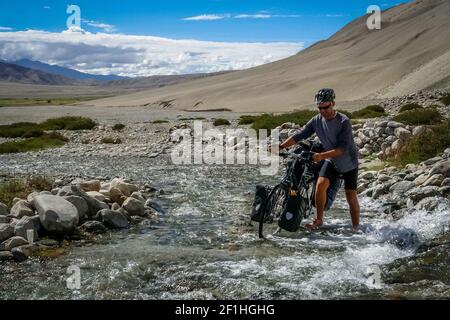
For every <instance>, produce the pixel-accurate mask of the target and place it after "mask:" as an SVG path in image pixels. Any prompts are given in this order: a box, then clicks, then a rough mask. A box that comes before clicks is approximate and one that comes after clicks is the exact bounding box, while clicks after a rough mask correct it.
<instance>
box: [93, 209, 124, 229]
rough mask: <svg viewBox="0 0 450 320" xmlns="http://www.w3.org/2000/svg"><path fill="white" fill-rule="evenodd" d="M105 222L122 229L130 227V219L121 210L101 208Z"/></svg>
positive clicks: (101, 214) (109, 225) (107, 224)
mask: <svg viewBox="0 0 450 320" xmlns="http://www.w3.org/2000/svg"><path fill="white" fill-rule="evenodd" d="M99 214H100V216H101V219H102V221H103V223H104V224H105V225H106V226H108V227H110V228H114V229H122V228H127V227H128V219H127V217H126V216H125V215H123V214H122V213H121V212H119V211H113V210H109V209H105V210H101V211H100V212H99Z"/></svg>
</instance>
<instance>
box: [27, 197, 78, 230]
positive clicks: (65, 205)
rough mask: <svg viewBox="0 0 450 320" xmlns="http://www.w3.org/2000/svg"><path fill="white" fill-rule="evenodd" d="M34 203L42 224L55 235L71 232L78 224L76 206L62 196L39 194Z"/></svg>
mask: <svg viewBox="0 0 450 320" xmlns="http://www.w3.org/2000/svg"><path fill="white" fill-rule="evenodd" d="M34 205H35V207H36V210H37V212H38V213H39V218H40V221H41V224H42V226H43V227H44V229H45V230H47V231H49V232H50V233H54V234H57V235H64V234H71V233H72V232H73V230H74V229H75V227H76V226H77V225H78V221H79V215H78V210H77V208H76V207H75V206H74V205H73V204H71V203H70V202H69V201H67V200H65V199H64V198H61V197H58V196H53V195H39V196H37V197H36V198H35V199H34Z"/></svg>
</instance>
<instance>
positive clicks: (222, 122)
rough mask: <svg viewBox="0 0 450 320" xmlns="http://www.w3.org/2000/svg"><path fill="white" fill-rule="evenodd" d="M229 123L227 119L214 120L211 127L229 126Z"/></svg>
mask: <svg viewBox="0 0 450 320" xmlns="http://www.w3.org/2000/svg"><path fill="white" fill-rule="evenodd" d="M230 124H231V123H230V121H228V120H227V119H220V118H219V119H216V120H214V123H213V125H214V126H216V127H217V126H229V125H230Z"/></svg>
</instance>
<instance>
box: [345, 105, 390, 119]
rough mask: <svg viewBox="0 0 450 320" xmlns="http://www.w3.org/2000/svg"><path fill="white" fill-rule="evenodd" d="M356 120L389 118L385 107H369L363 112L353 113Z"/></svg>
mask: <svg viewBox="0 0 450 320" xmlns="http://www.w3.org/2000/svg"><path fill="white" fill-rule="evenodd" d="M352 115H353V118H355V119H370V118H379V117H385V116H387V114H386V112H385V110H384V108H383V107H381V106H378V105H372V106H367V107H365V108H363V109H361V110H358V111H355V112H353V113H352Z"/></svg>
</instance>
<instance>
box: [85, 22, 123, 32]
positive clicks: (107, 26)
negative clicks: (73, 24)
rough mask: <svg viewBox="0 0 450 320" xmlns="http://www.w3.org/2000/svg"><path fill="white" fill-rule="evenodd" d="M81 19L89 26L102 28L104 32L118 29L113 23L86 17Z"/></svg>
mask: <svg viewBox="0 0 450 320" xmlns="http://www.w3.org/2000/svg"><path fill="white" fill-rule="evenodd" d="M81 21H82V22H84V23H86V24H87V25H88V26H91V27H94V28H99V29H102V30H103V31H104V32H107V33H112V32H115V31H117V30H116V26H113V25H111V24H107V23H101V22H98V21H93V20H85V19H81Z"/></svg>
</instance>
